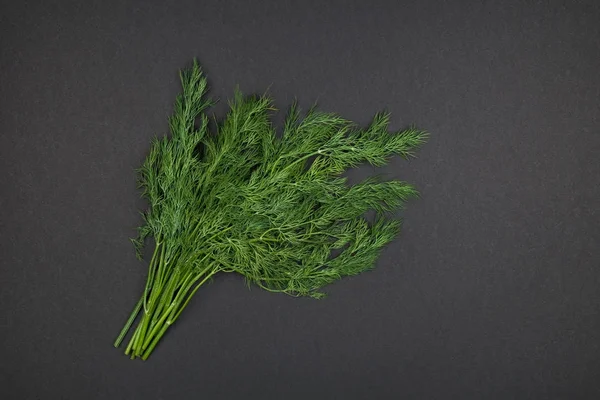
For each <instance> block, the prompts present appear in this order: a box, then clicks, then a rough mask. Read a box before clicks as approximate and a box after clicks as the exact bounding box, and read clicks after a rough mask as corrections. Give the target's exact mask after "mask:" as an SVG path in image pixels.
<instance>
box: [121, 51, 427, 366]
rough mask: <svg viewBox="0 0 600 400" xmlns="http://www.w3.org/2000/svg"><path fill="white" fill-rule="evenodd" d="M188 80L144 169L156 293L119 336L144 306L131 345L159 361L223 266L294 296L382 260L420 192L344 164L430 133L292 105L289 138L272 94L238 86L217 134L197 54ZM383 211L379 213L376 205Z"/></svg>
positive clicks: (383, 158) (132, 351) (149, 286)
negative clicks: (171, 332) (364, 123)
mask: <svg viewBox="0 0 600 400" xmlns="http://www.w3.org/2000/svg"><path fill="white" fill-rule="evenodd" d="M180 77H181V83H182V87H183V91H182V93H181V94H180V95H179V96H178V97H177V100H176V102H175V110H174V113H173V115H172V116H171V117H170V120H169V126H170V132H171V135H170V137H168V136H165V137H162V138H157V139H155V140H154V141H153V143H152V147H151V150H150V154H149V155H148V157H147V159H146V160H145V162H144V164H143V165H142V167H141V168H140V170H139V175H140V187H141V188H142V189H143V195H144V197H145V198H146V199H147V200H148V202H149V208H148V210H147V211H146V212H144V213H143V217H144V224H143V225H142V226H141V227H140V228H138V229H139V236H138V238H137V239H135V240H134V243H135V245H136V248H137V251H138V255H139V256H140V257H141V250H142V247H143V244H144V242H145V240H146V239H147V238H148V237H153V238H154V242H155V248H154V253H153V255H152V258H151V260H150V264H149V272H148V278H147V281H146V286H145V289H144V292H143V293H142V295H141V298H140V300H139V302H138V303H137V305H136V307H135V308H134V310H133V312H132V314H131V316H130V318H129V320H128V321H127V323H126V324H125V326H124V327H123V330H122V332H121V334H120V335H119V337H118V338H117V340H116V341H115V347H118V346H119V345H120V343H121V342H122V340H123V338H124V337H125V335H126V334H127V332H128V331H129V329H130V328H131V326H132V324H133V323H134V321H135V319H136V318H137V316H138V314H139V313H140V311H141V318H140V320H139V322H138V324H137V327H136V329H135V331H134V333H133V335H132V337H131V339H130V341H129V344H128V345H127V348H126V350H125V353H126V354H128V355H130V356H131V358H135V357H140V358H142V359H144V360H145V359H147V358H148V356H149V355H150V354H151V353H152V351H153V349H154V348H155V346H156V344H157V343H158V341H159V340H160V339H161V337H162V336H163V335H164V334H165V332H166V330H167V329H168V328H169V326H170V325H172V324H173V323H174V322H175V321H176V320H177V318H178V317H179V315H180V314H181V312H182V311H183V309H184V308H185V307H186V306H187V304H188V303H189V301H190V299H191V298H192V296H193V295H194V293H196V291H197V290H198V289H199V288H200V287H201V286H202V285H203V284H204V283H206V282H207V281H208V280H209V279H210V278H211V277H212V276H213V275H215V274H216V273H218V272H237V273H239V274H242V275H243V276H244V277H245V278H246V279H247V281H248V282H249V283H252V284H255V285H258V286H260V287H261V288H263V289H266V290H269V291H272V292H283V293H287V294H290V295H294V296H312V297H315V298H319V297H321V296H323V293H322V292H321V291H320V289H321V288H322V287H323V286H325V285H327V284H329V283H331V282H334V281H336V280H338V279H340V278H342V277H344V276H348V275H355V274H358V273H360V272H363V271H365V270H367V269H369V268H372V267H373V266H374V263H375V261H376V258H377V256H378V254H379V252H380V250H381V248H382V247H383V246H385V245H386V244H387V243H389V242H390V241H392V240H393V238H394V237H395V235H396V234H397V233H398V229H399V222H398V221H397V220H395V219H391V218H390V217H389V212H390V211H393V210H395V209H397V208H398V207H400V206H401V205H402V204H403V203H404V202H405V201H406V200H407V199H409V198H411V197H413V196H415V195H416V194H417V192H416V191H415V189H414V188H413V187H412V186H410V185H408V184H406V183H404V182H400V181H395V180H391V181H384V180H381V179H375V178H372V179H368V180H366V181H363V182H361V183H359V184H356V185H352V186H351V185H348V184H347V182H346V179H345V178H344V177H342V176H341V175H342V173H343V172H344V171H345V170H346V169H348V168H351V167H355V166H357V165H359V164H360V163H364V162H367V163H370V164H372V165H375V166H381V165H384V164H385V163H386V162H387V161H388V159H389V157H390V156H392V155H394V154H396V155H400V156H403V157H405V158H407V157H409V156H412V155H413V153H412V152H413V151H414V150H415V149H416V148H417V147H418V146H419V145H421V144H422V143H423V142H424V140H425V139H426V133H425V132H422V131H419V130H416V129H412V128H411V129H408V130H403V131H400V132H389V131H388V125H389V115H388V114H383V113H382V114H378V115H376V116H375V117H374V119H373V121H372V123H371V124H370V125H369V126H368V127H367V128H366V129H361V128H359V127H357V126H356V125H355V124H353V123H352V122H350V121H347V120H345V119H343V118H341V117H340V116H338V115H335V114H330V113H323V112H320V111H317V110H316V109H315V108H314V107H313V108H312V109H310V110H309V111H308V112H307V113H306V114H304V115H301V113H300V112H299V110H298V109H297V107H296V106H292V108H291V110H290V111H289V114H288V115H287V118H286V120H285V123H284V127H283V132H282V135H281V136H277V135H276V133H275V129H274V128H273V126H272V124H271V120H270V114H271V113H272V111H273V110H274V108H273V105H272V101H271V100H270V99H269V98H268V97H266V96H254V97H252V96H249V97H245V96H243V95H242V94H241V93H240V92H239V91H236V93H235V96H234V98H233V100H232V101H230V103H229V105H230V110H229V112H228V114H227V116H226V118H225V119H224V120H223V121H222V122H221V123H219V124H218V126H217V129H216V130H217V132H216V133H214V134H212V133H211V132H209V124H208V122H209V119H208V116H207V115H206V110H207V109H208V108H209V107H210V106H211V105H212V102H211V100H209V99H207V98H206V96H205V95H206V91H207V84H206V78H205V77H204V75H203V74H202V71H201V69H200V67H199V66H198V64H197V62H194V64H193V66H192V67H191V68H190V69H188V70H185V71H182V72H181V73H180ZM369 210H375V211H376V215H377V217H376V219H375V222H368V221H367V220H366V219H365V213H366V212H367V211H369Z"/></svg>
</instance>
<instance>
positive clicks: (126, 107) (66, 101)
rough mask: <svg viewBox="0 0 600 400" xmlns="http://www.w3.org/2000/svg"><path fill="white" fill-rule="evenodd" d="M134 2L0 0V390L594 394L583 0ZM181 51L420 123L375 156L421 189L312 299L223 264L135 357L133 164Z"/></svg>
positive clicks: (590, 77)
mask: <svg viewBox="0 0 600 400" xmlns="http://www.w3.org/2000/svg"><path fill="white" fill-rule="evenodd" d="M126 3H127V2H111V1H77V2H64V1H63V2H54V1H40V2H36V3H33V2H27V1H21V2H18V1H13V2H10V3H8V2H6V1H4V2H2V6H1V9H0V44H1V49H0V51H1V53H0V54H1V58H0V67H1V70H0V100H1V104H0V134H1V137H0V169H1V174H0V187H1V190H2V192H1V194H2V195H1V197H0V235H1V238H0V239H1V240H0V255H1V271H0V284H1V292H0V304H1V306H0V307H1V314H0V339H1V345H2V348H1V353H0V365H1V371H0V372H1V373H0V390H1V392H2V394H3V396H0V397H2V398H4V399H142V398H146V399H155V398H156V399H192V398H194V399H197V398H202V399H253V398H257V399H258V398H262V399H305V398H313V399H355V398H356V399H400V398H402V399H433V398H439V399H449V398H456V399H508V398H517V399H528V398H532V399H533V398H537V399H539V398H544V399H597V398H600V348H599V344H600V330H599V329H600V316H599V311H600V290H599V284H600V257H599V255H600V253H599V249H598V245H599V243H600V224H599V222H600V218H599V208H600V201H599V195H600V188H599V185H598V183H599V180H600V160H599V153H600V129H599V127H600V119H599V118H600V106H599V99H600V24H599V23H598V21H600V5H599V3H598V2H597V1H593V0H591V1H564V2H556V1H551V2H546V1H543V2H542V1H515V2H506V1H496V2H491V1H490V2H488V1H473V2H472V3H470V4H469V2H450V1H447V2H444V1H433V0H431V1H414V2H410V3H411V4H408V2H392V1H390V2H387V3H381V4H374V3H373V4H369V2H367V1H364V2H355V3H356V4H351V2H345V3H341V2H340V3H338V4H336V2H320V1H319V2H312V3H313V4H310V3H311V2H308V1H303V2H294V3H293V4H292V3H289V2H285V1H272V2H270V3H269V2H242V1H239V2H225V1H210V2H207V1H204V2H192V1H183V2H173V4H168V2H163V1H139V2H136V3H133V2H129V4H126ZM259 3H260V4H259ZM402 3H404V4H403V5H402ZM549 3H550V4H549ZM193 57H198V59H199V61H200V62H201V63H202V65H203V66H204V68H205V70H206V71H207V73H208V75H209V79H210V83H211V86H212V88H213V90H212V93H213V94H214V95H216V96H218V97H221V98H226V97H227V96H229V95H230V94H231V92H232V90H233V87H234V85H235V84H239V85H240V88H241V89H242V90H244V91H246V92H263V91H264V89H265V88H266V87H268V86H269V85H270V92H271V93H272V95H273V96H274V97H275V99H276V102H277V104H278V105H279V106H280V107H286V106H288V105H289V104H290V101H291V100H292V99H293V97H294V96H297V97H298V98H299V100H300V102H301V104H304V105H310V104H311V103H312V102H313V101H314V100H315V99H319V103H320V105H321V107H322V108H323V109H326V110H328V111H335V112H339V113H341V114H342V115H344V116H346V117H349V118H352V119H355V120H358V121H359V122H361V123H366V122H367V121H368V120H369V118H370V116H371V115H372V114H373V113H375V112H376V111H379V110H380V109H382V108H387V109H388V110H390V111H391V112H392V113H393V124H394V127H395V128H401V127H404V126H406V125H407V124H410V123H415V124H417V125H418V126H419V127H422V128H425V129H427V130H429V131H430V132H431V133H432V138H431V140H430V142H429V143H428V144H427V145H426V146H425V147H424V148H423V150H422V151H421V152H420V153H419V158H418V159H416V160H413V161H411V162H404V161H401V160H395V161H394V162H393V163H392V164H391V165H390V166H389V168H387V169H386V172H388V173H390V174H391V175H392V176H394V177H396V178H400V179H405V180H408V181H410V182H413V183H414V184H416V185H417V187H418V188H419V189H420V190H421V193H422V199H420V200H418V201H415V202H412V203H411V204H410V205H409V206H408V208H407V210H406V212H405V213H404V215H405V227H404V231H403V234H402V236H401V238H400V239H399V240H398V241H397V242H396V243H394V244H393V245H392V246H390V247H388V248H387V249H386V251H385V252H384V254H383V255H382V257H381V260H380V263H379V266H378V268H377V269H375V270H374V271H372V272H369V273H366V274H364V275H362V276H360V277H356V278H352V279H347V280H345V281H342V282H340V283H338V284H335V285H334V286H331V287H330V288H328V292H329V294H330V296H329V297H328V298H327V299H326V300H322V301H316V300H311V299H294V298H291V297H287V296H285V295H274V294H270V293H266V292H263V291H260V290H250V291H249V290H247V289H246V288H245V287H244V285H243V282H242V280H241V279H238V278H237V277H235V276H219V277H218V278H216V279H215V281H214V283H213V284H212V285H210V286H208V287H206V288H205V289H203V290H201V291H200V292H199V293H198V294H197V295H196V297H195V299H194V301H193V302H192V303H191V305H190V306H189V307H188V309H187V310H186V312H185V313H184V315H183V316H182V318H181V319H180V321H179V322H178V324H176V325H175V326H174V327H173V328H172V329H171V331H170V332H169V333H168V334H167V336H166V337H165V340H164V341H163V342H162V343H161V344H160V346H159V348H158V349H157V351H156V352H155V353H154V355H153V356H152V357H151V359H150V361H149V362H146V363H142V362H133V361H130V360H129V359H128V358H126V357H125V356H124V355H123V354H122V351H121V350H115V349H113V348H112V347H111V343H112V340H113V338H114V336H115V335H116V334H117V333H118V331H119V329H120V328H121V326H122V324H123V322H124V320H125V318H126V317H127V315H128V313H129V311H130V308H131V307H132V306H133V303H134V302H135V300H136V299H137V296H138V295H139V292H140V290H141V287H142V284H143V279H144V276H145V275H144V272H145V270H144V268H145V265H144V264H142V263H139V262H138V261H136V259H135V258H134V252H133V250H132V247H131V245H130V243H129V240H128V238H129V237H130V236H132V235H133V234H134V232H133V229H134V227H135V226H136V225H137V224H138V223H139V218H138V214H137V212H138V211H137V210H138V208H139V207H141V206H142V205H143V203H142V202H141V201H140V200H139V193H138V192H137V191H136V188H135V175H134V172H133V169H134V168H136V167H137V166H138V165H139V164H140V163H141V161H142V159H143V158H144V156H145V154H146V152H147V150H148V146H149V141H150V138H151V136H152V135H153V134H155V133H162V132H165V130H166V128H167V122H166V117H167V115H168V113H169V112H170V110H171V104H172V102H173V99H174V97H175V95H176V93H177V92H178V90H179V86H178V81H177V76H176V73H177V70H178V69H180V68H182V67H184V66H187V65H189V63H190V61H191V59H192V58H193ZM220 109H221V110H222V106H221V108H220ZM354 176H356V177H358V176H360V173H356V174H355V175H354Z"/></svg>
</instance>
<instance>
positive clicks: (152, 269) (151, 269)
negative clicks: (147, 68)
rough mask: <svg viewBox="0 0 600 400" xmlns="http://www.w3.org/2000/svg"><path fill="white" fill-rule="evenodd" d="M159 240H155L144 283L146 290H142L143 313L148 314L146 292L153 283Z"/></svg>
mask: <svg viewBox="0 0 600 400" xmlns="http://www.w3.org/2000/svg"><path fill="white" fill-rule="evenodd" d="M160 245H161V243H160V240H159V239H156V245H155V246H154V253H152V259H151V260H150V265H149V267H148V280H147V281H146V288H145V289H144V311H146V312H148V303H147V298H148V292H149V291H150V287H151V286H152V283H153V282H154V275H155V274H156V255H157V254H158V250H159V248H160Z"/></svg>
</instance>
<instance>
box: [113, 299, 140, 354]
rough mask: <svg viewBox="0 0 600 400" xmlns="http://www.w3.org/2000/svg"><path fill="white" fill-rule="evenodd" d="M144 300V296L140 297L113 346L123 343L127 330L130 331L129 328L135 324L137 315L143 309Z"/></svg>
mask: <svg viewBox="0 0 600 400" xmlns="http://www.w3.org/2000/svg"><path fill="white" fill-rule="evenodd" d="M142 300H143V297H140V299H139V300H138V302H137V304H136V305H135V307H134V308H133V311H132V312H131V315H130V316H129V319H128V320H127V322H125V325H124V326H123V329H121V333H119V336H118V337H117V339H116V340H115V343H114V344H113V346H115V347H119V346H120V345H121V342H122V341H123V339H124V338H125V336H126V335H127V332H129V329H130V328H131V325H133V321H135V318H136V317H137V315H138V314H139V312H140V310H141V309H142V302H143V301H142Z"/></svg>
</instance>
